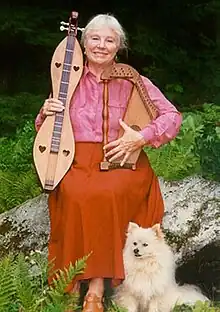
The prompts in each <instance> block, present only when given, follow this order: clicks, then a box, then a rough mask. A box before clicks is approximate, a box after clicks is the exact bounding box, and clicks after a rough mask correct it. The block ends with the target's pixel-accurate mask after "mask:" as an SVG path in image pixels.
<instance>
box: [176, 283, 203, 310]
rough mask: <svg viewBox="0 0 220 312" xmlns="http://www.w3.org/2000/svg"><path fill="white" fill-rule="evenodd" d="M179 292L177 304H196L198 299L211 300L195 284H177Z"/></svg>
mask: <svg viewBox="0 0 220 312" xmlns="http://www.w3.org/2000/svg"><path fill="white" fill-rule="evenodd" d="M177 294H178V300H177V304H188V305H194V304H195V303H196V302H197V301H202V302H206V301H208V302H209V299H208V298H207V297H206V296H205V295H204V294H203V293H202V291H201V290H200V288H199V287H197V286H195V285H189V284H184V285H182V286H177Z"/></svg>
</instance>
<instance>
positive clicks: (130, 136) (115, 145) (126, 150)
mask: <svg viewBox="0 0 220 312" xmlns="http://www.w3.org/2000/svg"><path fill="white" fill-rule="evenodd" d="M119 123H120V126H121V127H122V128H123V129H124V134H123V136H122V137H121V138H119V139H117V140H115V141H112V142H110V143H108V144H106V145H105V146H104V147H103V148H104V151H106V150H108V149H109V148H110V151H108V152H106V153H105V156H106V157H109V156H112V155H113V156H112V157H111V158H109V160H108V161H109V162H111V161H113V160H116V159H118V158H121V157H122V156H123V159H122V161H121V163H120V165H121V166H123V165H124V164H125V162H126V161H127V160H128V159H129V157H130V155H131V154H132V153H133V152H135V151H136V150H137V149H139V148H142V147H143V146H144V145H145V144H146V142H145V139H144V137H143V136H142V135H141V134H140V133H139V132H138V131H135V130H133V129H132V128H131V127H129V126H128V125H127V124H126V123H125V122H124V121H122V120H121V119H119Z"/></svg>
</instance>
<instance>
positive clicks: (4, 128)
mask: <svg viewBox="0 0 220 312" xmlns="http://www.w3.org/2000/svg"><path fill="white" fill-rule="evenodd" d="M41 103H43V97H42V96H41V95H37V96H35V95H33V94H29V93H25V92H23V93H19V94H17V95H15V96H6V95H4V96H1V97H0V129H1V133H0V135H1V137H6V136H7V137H8V136H10V135H14V133H15V132H16V129H20V128H21V127H22V126H23V125H24V123H25V122H26V121H27V120H30V119H32V120H34V118H35V116H36V115H37V113H38V111H39V107H40V106H41ZM3 144H5V141H0V145H3ZM0 148H1V147H0ZM1 152H2V151H1ZM1 152H0V154H1Z"/></svg>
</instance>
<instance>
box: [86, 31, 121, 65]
mask: <svg viewBox="0 0 220 312" xmlns="http://www.w3.org/2000/svg"><path fill="white" fill-rule="evenodd" d="M84 47H85V53H86V57H87V60H88V61H89V62H91V63H93V64H97V65H108V64H110V63H112V61H113V60H114V58H115V55H116V53H117V51H118V48H119V38H118V36H117V34H116V33H115V32H114V31H113V30H112V29H111V28H108V27H103V28H100V29H96V30H90V31H88V33H87V35H86V38H85V44H84Z"/></svg>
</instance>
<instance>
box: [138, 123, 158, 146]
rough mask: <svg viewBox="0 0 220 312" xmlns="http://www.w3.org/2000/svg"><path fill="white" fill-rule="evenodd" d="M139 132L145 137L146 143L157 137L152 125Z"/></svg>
mask: <svg viewBox="0 0 220 312" xmlns="http://www.w3.org/2000/svg"><path fill="white" fill-rule="evenodd" d="M139 133H140V134H141V135H142V136H143V137H144V140H145V142H146V145H148V144H150V142H151V140H153V139H154V137H155V133H154V129H153V128H151V127H150V126H147V127H146V128H144V129H142V130H141V131H139Z"/></svg>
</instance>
